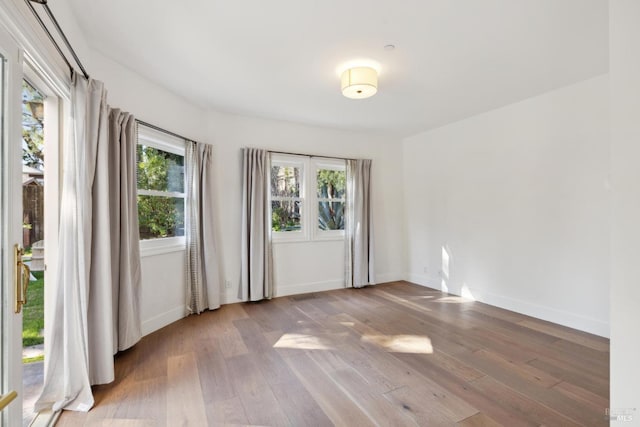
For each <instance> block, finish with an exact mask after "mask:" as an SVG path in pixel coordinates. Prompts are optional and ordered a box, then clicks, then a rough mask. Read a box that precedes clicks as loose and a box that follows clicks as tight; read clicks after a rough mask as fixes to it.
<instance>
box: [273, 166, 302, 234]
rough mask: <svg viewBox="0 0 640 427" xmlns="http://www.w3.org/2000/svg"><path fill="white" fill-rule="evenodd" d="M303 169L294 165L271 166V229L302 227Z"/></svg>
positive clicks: (294, 229)
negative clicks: (301, 190) (301, 191)
mask: <svg viewBox="0 0 640 427" xmlns="http://www.w3.org/2000/svg"><path fill="white" fill-rule="evenodd" d="M300 173H301V170H300V168H298V167H294V166H272V167H271V198H272V201H271V229H272V230H273V231H298V230H300V228H301V223H300V220H301V212H300V200H299V198H300V185H301V178H300Z"/></svg>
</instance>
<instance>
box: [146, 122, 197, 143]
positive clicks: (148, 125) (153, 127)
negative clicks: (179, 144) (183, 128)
mask: <svg viewBox="0 0 640 427" xmlns="http://www.w3.org/2000/svg"><path fill="white" fill-rule="evenodd" d="M136 122H138V124H139V125H142V126H146V127H148V128H151V129H154V130H157V131H158V132H162V133H166V134H167V135H171V136H174V137H176V138H180V139H184V140H186V141H194V142H196V140H195V139H191V138H187V137H186V136H182V135H179V134H177V133H175V132H171V131H170V130H166V129H163V128H161V127H160V126H156V125H152V124H151V123H147V122H145V121H144V120H139V119H136Z"/></svg>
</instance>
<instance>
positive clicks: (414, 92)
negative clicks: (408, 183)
mask: <svg viewBox="0 0 640 427" xmlns="http://www.w3.org/2000/svg"><path fill="white" fill-rule="evenodd" d="M71 3H72V6H73V9H74V13H75V14H76V17H77V19H78V22H79V23H80V25H81V27H82V29H83V31H84V33H85V36H86V38H87V40H88V43H89V44H90V45H91V46H92V47H93V48H94V49H96V50H98V51H100V52H101V53H102V54H104V55H106V56H108V57H111V58H112V59H114V60H116V61H117V62H119V63H121V64H124V65H125V66H127V67H129V68H130V69H132V70H134V71H136V72H138V73H139V74H141V75H143V76H146V77H147V78H148V79H149V80H151V81H153V82H156V83H157V84H159V85H161V86H164V87H166V88H167V89H169V90H171V91H172V92H175V93H177V94H180V95H181V96H183V97H185V98H187V99H189V100H191V102H193V103H194V104H196V105H200V106H203V107H206V108H211V109H216V110H222V111H227V112H232V113H239V114H246V115H253V116H260V117H267V118H275V119H283V120H289V121H294V122H302V123H309V124H314V125H321V126H328V127H336V128H344V129H353V130H371V131H378V132H390V133H393V134H396V135H400V136H407V135H411V134H414V133H417V132H420V131H423V130H426V129H429V128H433V127H436V126H440V125H442V124H445V123H449V122H452V121H456V120H459V119H462V118H465V117H468V116H471V115H474V114H478V113H480V112H484V111H487V110H491V109H494V108H497V107H500V106H503V105H506V104H509V103H512V102H515V101H518V100H522V99H525V98H528V97H530V96H534V95H537V94H541V93H544V92H546V91H548V90H551V89H554V88H558V87H562V86H565V85H567V84H571V83H574V82H578V81H580V80H584V79H587V78H589V77H593V76H596V75H600V74H603V73H606V72H607V70H608V5H607V1H606V0H396V1H382V0H368V1H364V0H271V1H268V0H224V1H223V0H183V1H169V0H156V1H131V0H91V1H86V0H71ZM387 44H394V45H395V46H396V49H395V50H393V51H387V50H385V49H384V46H385V45H387ZM358 58H364V59H368V60H372V61H375V62H377V63H379V66H380V69H381V74H380V79H379V91H378V94H377V95H376V96H374V97H373V98H369V99H365V100H351V99H347V98H344V97H343V96H342V95H341V93H340V80H339V76H338V74H337V71H336V70H337V68H338V67H339V66H340V65H341V64H344V63H345V62H348V61H352V60H355V59H358ZM89 72H90V73H91V70H89Z"/></svg>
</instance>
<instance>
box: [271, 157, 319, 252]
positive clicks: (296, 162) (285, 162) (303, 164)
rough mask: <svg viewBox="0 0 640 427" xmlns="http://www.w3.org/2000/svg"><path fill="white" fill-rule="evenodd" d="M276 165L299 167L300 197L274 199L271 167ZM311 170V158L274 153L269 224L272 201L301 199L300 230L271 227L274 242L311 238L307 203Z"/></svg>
mask: <svg viewBox="0 0 640 427" xmlns="http://www.w3.org/2000/svg"><path fill="white" fill-rule="evenodd" d="M274 166H283V167H298V168H300V169H301V173H300V196H299V197H276V198H275V199H274V196H273V193H272V189H271V169H272V168H273V167H274ZM308 170H309V159H308V158H305V157H302V156H294V155H288V154H272V155H271V165H270V167H269V180H268V181H267V187H268V188H267V193H268V194H269V224H271V218H272V215H273V211H272V202H273V201H274V200H277V199H281V200H289V199H293V200H298V201H300V210H301V211H302V212H301V215H300V230H299V231H273V227H271V240H272V241H273V242H305V241H308V240H309V224H310V221H309V208H308V203H307V199H308V197H307V194H308V193H307V185H306V184H307V171H308Z"/></svg>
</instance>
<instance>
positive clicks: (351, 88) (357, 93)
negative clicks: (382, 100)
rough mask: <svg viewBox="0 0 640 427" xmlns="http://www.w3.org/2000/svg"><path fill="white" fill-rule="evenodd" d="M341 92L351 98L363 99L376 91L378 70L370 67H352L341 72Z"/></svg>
mask: <svg viewBox="0 0 640 427" xmlns="http://www.w3.org/2000/svg"><path fill="white" fill-rule="evenodd" d="M340 80H341V82H342V85H341V86H342V94H343V95H344V96H346V97H347V98H351V99H364V98H369V97H370V96H373V95H375V94H376V92H378V72H377V71H376V70H375V69H373V68H371V67H353V68H349V69H347V70H345V71H343V72H342V76H341V77H340Z"/></svg>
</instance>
